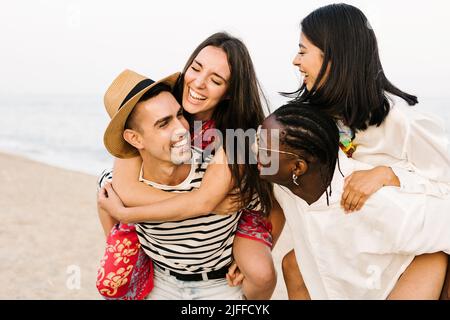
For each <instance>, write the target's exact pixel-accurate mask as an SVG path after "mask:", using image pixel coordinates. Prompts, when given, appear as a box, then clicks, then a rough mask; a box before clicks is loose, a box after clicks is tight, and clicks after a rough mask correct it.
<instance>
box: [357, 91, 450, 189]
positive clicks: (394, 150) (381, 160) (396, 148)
mask: <svg viewBox="0 0 450 320" xmlns="http://www.w3.org/2000/svg"><path fill="white" fill-rule="evenodd" d="M389 98H390V99H391V101H392V102H393V105H392V108H391V110H390V112H389V114H388V116H387V117H386V119H385V120H384V122H383V123H382V124H381V125H380V126H379V127H376V126H370V127H369V128H368V129H366V130H364V131H361V132H357V133H356V136H355V139H354V140H353V142H354V144H356V150H355V152H354V153H353V159H356V160H358V161H361V162H364V163H368V164H371V165H373V166H380V165H384V166H390V167H391V168H392V169H393V171H394V173H395V174H396V175H397V177H398V178H399V180H400V184H401V189H402V190H403V191H407V192H413V193H425V194H432V195H436V196H441V195H446V194H449V193H450V147H449V141H448V138H447V134H446V131H445V127H444V125H443V124H442V122H441V121H440V120H439V119H437V118H436V117H434V116H432V115H429V114H425V113H421V112H418V111H417V110H416V108H415V107H414V106H408V105H407V104H406V102H405V101H404V100H403V99H401V98H399V97H396V96H392V95H389Z"/></svg>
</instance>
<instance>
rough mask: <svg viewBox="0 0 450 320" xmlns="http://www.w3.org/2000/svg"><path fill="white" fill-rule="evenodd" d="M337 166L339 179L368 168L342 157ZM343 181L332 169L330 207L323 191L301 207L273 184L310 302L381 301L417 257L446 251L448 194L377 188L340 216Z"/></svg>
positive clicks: (449, 223)
mask: <svg viewBox="0 0 450 320" xmlns="http://www.w3.org/2000/svg"><path fill="white" fill-rule="evenodd" d="M339 162H340V168H341V171H342V172H343V174H344V175H345V176H348V175H349V174H350V173H351V172H353V171H354V170H366V169H369V168H370V167H371V166H368V165H366V164H363V163H360V162H358V161H356V160H353V159H348V158H347V157H346V156H345V155H344V154H343V153H342V152H340V156H339ZM343 184H344V177H343V176H342V175H341V174H340V172H339V170H337V169H336V170H335V174H334V176H333V181H332V183H331V187H332V194H331V196H330V197H329V206H328V205H327V201H326V195H325V194H323V195H322V197H321V198H320V199H319V200H318V201H316V202H315V203H313V204H312V205H308V204H307V203H306V202H305V201H304V200H302V199H301V198H299V197H297V196H296V195H294V194H293V193H291V192H290V191H289V190H288V189H286V188H284V187H281V186H278V185H276V186H275V195H276V197H277V200H278V201H279V203H280V205H281V207H282V208H283V210H284V214H285V216H286V222H287V225H288V226H289V228H290V229H291V232H292V238H293V242H294V243H293V245H294V249H295V254H296V258H297V263H298V265H299V268H300V271H301V273H302V276H303V279H304V281H305V284H306V287H307V288H308V291H309V294H310V296H311V298H312V299H385V298H387V296H388V295H389V293H390V292H391V290H392V289H393V287H394V286H395V284H396V282H397V281H398V279H399V277H400V275H401V274H402V273H403V272H404V271H405V269H406V268H407V267H408V265H409V264H410V263H411V261H412V260H413V259H414V257H415V256H416V255H419V254H423V253H430V252H437V251H444V252H446V253H448V254H450V232H449V230H450V214H449V212H450V195H447V196H444V195H440V196H439V197H436V196H432V195H425V194H416V193H408V192H405V191H404V190H400V188H397V187H384V188H381V189H380V190H379V191H378V192H376V193H375V194H373V195H372V196H371V197H370V198H369V199H368V200H367V202H366V204H365V205H364V206H363V208H362V209H361V210H360V211H358V212H355V213H351V214H345V213H344V211H343V209H342V208H341V206H340V199H341V196H342V189H343Z"/></svg>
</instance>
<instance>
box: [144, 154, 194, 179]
mask: <svg viewBox="0 0 450 320" xmlns="http://www.w3.org/2000/svg"><path fill="white" fill-rule="evenodd" d="M141 156H142V177H143V178H144V179H145V180H149V181H152V182H155V183H158V184H162V185H167V186H176V185H178V184H180V183H182V182H183V181H184V180H186V178H187V177H188V175H189V172H190V170H191V164H190V163H188V164H180V165H176V164H173V163H172V162H170V161H161V160H159V159H155V158H153V157H151V156H149V155H147V154H144V153H142V154H141Z"/></svg>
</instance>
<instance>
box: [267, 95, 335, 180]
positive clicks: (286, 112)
mask: <svg viewBox="0 0 450 320" xmlns="http://www.w3.org/2000/svg"><path fill="white" fill-rule="evenodd" d="M273 115H274V116H275V119H276V121H277V122H278V123H280V124H281V125H282V126H283V127H284V131H285V134H284V135H281V134H280V144H284V145H285V146H287V147H289V148H290V149H292V150H295V151H301V152H303V153H306V154H307V155H309V156H310V157H312V158H314V159H315V161H317V162H319V163H320V164H322V165H324V168H326V170H325V172H321V175H322V177H323V182H324V183H325V185H326V186H328V185H330V183H331V180H332V179H333V174H334V170H335V168H336V162H337V160H338V151H339V130H338V128H337V126H336V122H335V119H333V118H332V117H330V116H329V115H328V114H326V113H325V112H323V111H321V110H319V109H318V108H314V107H312V106H311V105H308V104H306V103H302V102H297V101H292V102H289V103H288V104H286V105H284V106H282V107H280V108H279V109H277V110H275V112H274V113H273Z"/></svg>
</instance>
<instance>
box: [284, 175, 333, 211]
mask: <svg viewBox="0 0 450 320" xmlns="http://www.w3.org/2000/svg"><path fill="white" fill-rule="evenodd" d="M307 175H308V176H304V177H303V179H301V178H300V179H299V180H300V181H299V182H300V185H299V186H297V185H295V184H294V183H293V182H292V183H290V184H289V185H288V186H286V187H288V189H289V190H290V191H291V192H292V193H293V194H295V195H296V196H298V197H300V198H302V199H303V200H304V201H305V202H306V203H308V205H311V204H313V203H314V202H316V201H317V200H319V199H320V197H321V196H322V195H323V194H324V192H325V191H326V190H327V187H328V185H326V184H325V183H324V182H323V177H322V175H321V174H320V171H319V170H316V171H314V172H311V173H308V174H307ZM302 180H304V181H314V183H302Z"/></svg>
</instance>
